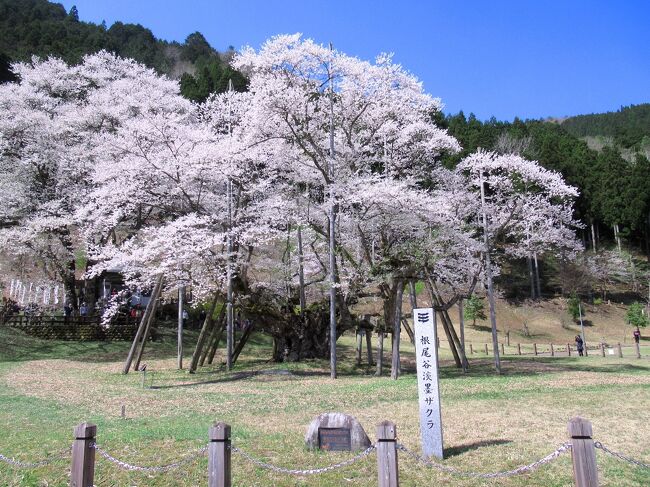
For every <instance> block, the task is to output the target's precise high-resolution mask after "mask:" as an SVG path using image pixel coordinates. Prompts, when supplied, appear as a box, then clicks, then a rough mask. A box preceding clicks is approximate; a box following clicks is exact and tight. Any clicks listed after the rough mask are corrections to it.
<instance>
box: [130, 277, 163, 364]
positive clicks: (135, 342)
mask: <svg viewBox="0 0 650 487" xmlns="http://www.w3.org/2000/svg"><path fill="white" fill-rule="evenodd" d="M162 279H163V276H162V274H159V275H158V278H157V279H156V285H155V287H154V294H156V292H157V291H158V292H159V290H160V287H161V286H162ZM152 311H153V300H150V301H149V304H148V305H147V308H146V309H145V312H144V314H143V316H142V319H141V320H140V326H138V331H137V332H136V333H135V337H133V343H132V344H131V349H130V350H129V354H128V355H127V357H126V361H125V362H124V367H122V373H123V374H128V373H129V369H130V368H131V363H132V362H133V358H134V357H135V352H136V350H137V348H138V343H139V342H140V340H141V339H142V335H143V334H144V330H145V328H146V327H147V322H148V321H149V316H150V315H151V312H152Z"/></svg>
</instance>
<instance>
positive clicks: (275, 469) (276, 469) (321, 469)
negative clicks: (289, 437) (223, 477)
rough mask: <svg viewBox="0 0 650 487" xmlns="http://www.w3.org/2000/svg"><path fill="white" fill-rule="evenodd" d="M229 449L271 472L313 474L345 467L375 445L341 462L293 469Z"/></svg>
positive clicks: (234, 448) (235, 449) (368, 452)
mask: <svg viewBox="0 0 650 487" xmlns="http://www.w3.org/2000/svg"><path fill="white" fill-rule="evenodd" d="M230 449H231V450H232V451H234V452H235V453H238V454H239V455H241V456H242V457H244V458H245V459H247V460H248V461H249V462H251V463H254V464H255V465H257V466H258V467H261V468H264V469H267V470H271V471H273V472H277V473H286V474H290V475H315V474H319V473H325V472H331V471H332V470H336V469H338V468H343V467H347V466H349V465H352V464H353V463H356V462H358V461H359V460H361V459H363V458H365V457H367V456H368V455H370V453H372V451H373V450H375V445H370V446H369V447H368V448H366V449H365V450H364V451H362V452H361V453H359V454H358V455H356V456H354V457H352V458H349V459H347V460H344V461H342V462H339V463H334V464H332V465H328V466H326V467H319V468H309V469H305V470H294V469H290V468H284V467H278V466H276V465H272V464H270V463H266V462H263V461H262V460H259V459H258V458H255V457H253V456H251V455H250V454H248V453H246V452H245V451H243V450H240V449H239V448H237V447H234V446H231V447H230Z"/></svg>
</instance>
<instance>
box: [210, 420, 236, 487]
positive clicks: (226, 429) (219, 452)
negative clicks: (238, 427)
mask: <svg viewBox="0 0 650 487" xmlns="http://www.w3.org/2000/svg"><path fill="white" fill-rule="evenodd" d="M209 438H210V443H208V487H230V486H231V475H230V454H231V451H230V425H229V424H226V423H215V424H214V426H211V427H210V431H209Z"/></svg>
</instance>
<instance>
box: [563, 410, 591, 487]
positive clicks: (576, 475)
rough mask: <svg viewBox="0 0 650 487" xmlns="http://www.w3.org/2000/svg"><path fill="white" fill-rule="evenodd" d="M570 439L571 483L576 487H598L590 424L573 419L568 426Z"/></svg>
mask: <svg viewBox="0 0 650 487" xmlns="http://www.w3.org/2000/svg"><path fill="white" fill-rule="evenodd" d="M568 430H569V436H570V437H571V459H572V460H573V482H574V485H575V486H576V487H598V469H597V467H596V449H595V448H594V440H592V438H591V436H592V434H593V432H592V428H591V423H590V422H589V421H587V420H586V419H583V418H580V417H575V418H572V419H571V421H569V424H568Z"/></svg>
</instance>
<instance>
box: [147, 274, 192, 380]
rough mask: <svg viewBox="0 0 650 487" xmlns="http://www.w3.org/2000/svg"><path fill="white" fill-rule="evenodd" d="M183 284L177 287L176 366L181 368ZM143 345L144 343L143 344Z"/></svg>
mask: <svg viewBox="0 0 650 487" xmlns="http://www.w3.org/2000/svg"><path fill="white" fill-rule="evenodd" d="M184 301H185V286H180V287H179V288H178V368H179V369H182V368H183V312H184V311H185V304H184ZM143 346H144V345H143Z"/></svg>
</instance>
